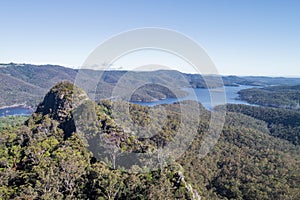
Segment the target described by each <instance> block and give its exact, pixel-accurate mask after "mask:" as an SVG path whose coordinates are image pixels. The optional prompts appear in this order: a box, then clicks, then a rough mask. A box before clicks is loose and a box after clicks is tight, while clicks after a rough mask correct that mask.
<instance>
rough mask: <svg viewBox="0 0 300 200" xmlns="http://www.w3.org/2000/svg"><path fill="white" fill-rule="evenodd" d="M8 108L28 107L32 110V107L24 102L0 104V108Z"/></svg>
mask: <svg viewBox="0 0 300 200" xmlns="http://www.w3.org/2000/svg"><path fill="white" fill-rule="evenodd" d="M8 108H26V109H30V110H32V111H33V108H32V107H31V106H28V105H27V104H26V103H18V104H13V105H10V106H2V107H0V110H3V109H8Z"/></svg>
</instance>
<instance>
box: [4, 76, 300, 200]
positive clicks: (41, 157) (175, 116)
mask: <svg viewBox="0 0 300 200" xmlns="http://www.w3.org/2000/svg"><path fill="white" fill-rule="evenodd" d="M124 103H125V104H126V105H127V103H126V102H124ZM114 105H115V102H112V101H110V100H105V101H99V102H94V101H92V100H89V99H88V98H87V95H86V94H85V92H84V91H83V90H81V89H79V88H77V87H74V85H73V84H72V83H70V82H61V83H59V84H57V85H56V86H55V87H53V88H52V89H51V90H50V91H49V92H48V93H47V94H46V96H45V98H44V100H43V101H42V103H40V104H39V106H38V108H37V110H36V112H35V113H33V114H32V116H30V117H29V118H28V119H27V120H26V122H25V123H21V122H22V120H23V118H10V119H5V120H2V121H3V122H2V121H1V122H2V123H5V124H7V125H5V126H4V127H3V128H2V130H1V140H0V177H1V179H0V182H1V184H0V196H1V197H2V198H3V199H14V198H19V199H66V198H67V199H75V198H77V199H200V198H202V199H299V198H300V188H299V186H300V169H299V166H300V157H299V155H300V148H299V143H298V142H294V140H291V139H292V138H294V139H295V138H296V137H298V136H297V134H294V133H293V134H290V132H289V131H290V129H294V128H295V130H296V129H297V127H298V122H299V120H297V117H298V115H299V114H298V113H297V112H293V111H288V110H280V109H266V108H260V107H251V106H242V105H236V106H233V105H229V106H228V113H227V115H226V122H225V125H224V129H223V131H222V134H221V136H220V138H219V141H218V143H217V144H216V146H214V148H213V149H212V151H211V152H209V154H208V155H207V156H206V157H204V158H199V145H200V143H201V141H202V140H203V138H204V137H205V136H206V134H207V133H208V127H209V123H210V116H211V111H207V110H205V109H204V108H203V107H202V106H201V105H200V104H198V103H196V102H194V104H192V105H193V106H195V105H197V106H198V107H199V111H200V121H199V123H198V124H196V125H195V124H192V125H193V126H194V128H195V129H196V130H197V134H196V136H195V138H194V139H193V142H192V144H190V146H189V148H188V149H187V150H186V151H185V153H184V155H182V156H180V157H179V158H178V159H176V160H174V159H172V157H168V156H167V155H161V154H159V151H158V149H159V148H158V147H164V145H167V144H169V143H170V142H172V141H173V140H174V139H176V138H175V137H176V135H177V134H176V133H177V132H178V128H179V127H180V125H181V124H180V123H181V116H180V115H179V114H180V113H179V112H178V111H179V110H180V104H178V103H177V104H171V105H160V106H162V107H164V110H165V114H166V118H164V119H160V118H159V110H158V111H157V109H156V108H155V107H153V108H152V107H143V106H139V105H135V104H129V114H130V118H131V120H132V121H131V122H130V121H126V120H124V121H123V123H120V122H119V121H116V120H117V119H116V118H115V115H114V114H113V112H112V111H113V109H115V108H114V107H113V106H114ZM122 105H123V104H122V102H121V103H120V104H118V106H122ZM189 105H191V104H189ZM88 109H92V110H93V111H94V112H93V113H92V115H87V114H86V113H85V112H84V113H83V112H82V111H84V110H88ZM155 109H156V110H155ZM191 112H192V111H191ZM85 114H86V115H85ZM150 114H151V116H156V115H157V117H149V116H150ZM279 116H281V117H279ZM125 119H126V118H125ZM288 119H295V120H294V121H289V120H288ZM84 122H85V123H84ZM8 124H10V125H8ZM159 125H160V126H162V128H161V130H160V131H157V132H156V131H153V133H152V135H151V137H146V138H145V137H143V136H144V134H143V133H146V132H148V131H151V130H155V128H156V126H159ZM184 126H187V127H188V124H184ZM141 127H142V128H141ZM143 127H144V128H143ZM274 130H277V132H276V131H274ZM279 130H280V131H279ZM186 131H189V130H186ZM283 131H286V132H283ZM278 132H279V133H281V134H278ZM284 133H286V134H289V135H288V136H285V134H284ZM295 133H296V132H295ZM298 133H299V131H298ZM185 134H186V133H185V131H183V132H182V134H179V137H180V136H184V135H185ZM97 138H98V139H99V138H102V139H103V140H100V139H99V140H96V139H97ZM84 139H87V140H84ZM89 139H90V140H89ZM91 141H95V142H98V143H95V144H97V145H98V146H99V147H98V146H97V145H95V146H94V145H91V143H90V142H91ZM99 141H102V142H103V141H104V142H103V143H102V144H101V143H100V144H99ZM295 141H298V140H295ZM94 147H96V148H97V149H96V150H95V149H93V148H94ZM126 152H127V153H128V152H129V153H130V152H139V153H146V154H149V155H153V156H156V158H158V159H157V162H156V163H154V164H153V163H152V165H155V166H157V168H156V169H149V168H147V167H140V166H139V165H132V166H131V167H130V168H129V169H125V168H123V167H121V168H120V167H119V165H120V164H122V163H123V161H122V157H119V156H118V155H120V154H119V153H126ZM96 154H97V155H96ZM100 154H101V155H100ZM101 158H103V160H101ZM138 159H140V158H138V157H137V161H139V162H144V161H145V160H143V159H142V158H141V159H140V160H138ZM145 166H146V165H145Z"/></svg>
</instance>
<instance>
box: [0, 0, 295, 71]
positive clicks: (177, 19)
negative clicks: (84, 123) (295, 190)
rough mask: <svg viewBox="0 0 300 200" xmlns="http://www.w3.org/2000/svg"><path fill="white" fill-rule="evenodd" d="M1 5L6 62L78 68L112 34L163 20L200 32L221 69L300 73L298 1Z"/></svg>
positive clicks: (1, 58) (198, 38)
mask: <svg viewBox="0 0 300 200" xmlns="http://www.w3.org/2000/svg"><path fill="white" fill-rule="evenodd" d="M0 6H1V8H2V12H1V13H0V22H1V28H2V30H3V31H2V33H1V35H2V37H1V38H0V43H1V46H0V51H1V56H0V62H5V63H9V62H16V63H30V64H47V63H50V64H58V65H62V66H66V67H71V68H76V67H79V66H81V65H82V63H84V61H85V60H86V58H87V57H88V56H89V54H90V53H91V52H92V51H93V50H94V49H95V48H96V47H97V46H98V45H100V44H101V43H102V42H103V41H106V40H107V39H109V38H111V37H112V36H115V35H117V34H119V33H122V32H124V31H128V30H132V29H137V28H143V27H158V28H166V29H170V30H175V31H178V32H180V33H182V34H184V35H186V36H187V37H190V38H191V39H193V40H194V41H195V42H197V43H198V44H199V45H200V46H201V47H203V48H204V49H205V50H206V52H207V54H208V55H209V56H210V57H211V59H212V60H213V61H214V63H215V65H216V67H217V70H218V71H219V73H220V74H222V75H238V76H241V75H242V76H246V75H254V76H300V61H299V59H298V58H299V57H300V51H299V46H300V37H299V35H300V24H299V23H298V19H300V12H299V9H298V8H299V6H300V2H299V1H292V0H289V1H277V0H275V1H263V2H262V1H258V0H255V1H236V0H230V1H216V2H212V1H189V2H180V1H177V2H176V3H174V2H173V1H170V0H166V1H162V2H161V1H156V0H155V1H151V2H150V1H137V0H131V1H128V2H122V1H109V2H108V1H94V0H92V1H88V2H82V1H57V0H55V1H51V2H46V1H34V0H29V1H2V2H0ZM159 62H160V60H153V62H152V63H159ZM125 69H126V68H125Z"/></svg>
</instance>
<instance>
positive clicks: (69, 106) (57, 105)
mask: <svg viewBox="0 0 300 200" xmlns="http://www.w3.org/2000/svg"><path fill="white" fill-rule="evenodd" d="M85 99H88V96H87V95H86V93H85V92H84V91H83V90H81V89H79V88H78V87H76V86H74V84H72V83H71V82H68V81H64V82H60V83H58V84H57V85H55V86H54V87H53V88H52V89H51V90H50V91H49V92H48V93H47V94H46V96H45V98H44V100H43V102H42V103H40V104H39V105H38V107H37V110H36V112H35V113H41V114H42V115H48V116H49V117H50V118H51V119H53V120H56V121H58V122H59V128H61V129H62V130H63V131H64V136H65V137H69V136H71V134H72V133H73V132H75V131H76V127H75V122H74V119H73V115H72V111H73V110H74V109H76V108H77V106H78V105H79V104H80V103H81V102H82V101H83V100H85Z"/></svg>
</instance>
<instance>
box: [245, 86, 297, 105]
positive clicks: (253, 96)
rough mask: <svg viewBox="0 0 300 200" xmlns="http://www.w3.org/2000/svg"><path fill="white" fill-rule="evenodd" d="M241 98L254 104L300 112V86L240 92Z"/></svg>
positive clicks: (273, 87) (253, 89) (252, 89)
mask: <svg viewBox="0 0 300 200" xmlns="http://www.w3.org/2000/svg"><path fill="white" fill-rule="evenodd" d="M239 95H240V98H241V99H242V100H245V101H247V102H249V103H252V104H257V105H262V106H268V107H275V108H287V109H292V110H300V85H291V86H290V85H281V86H272V87H263V88H251V89H245V90H241V91H239Z"/></svg>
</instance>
